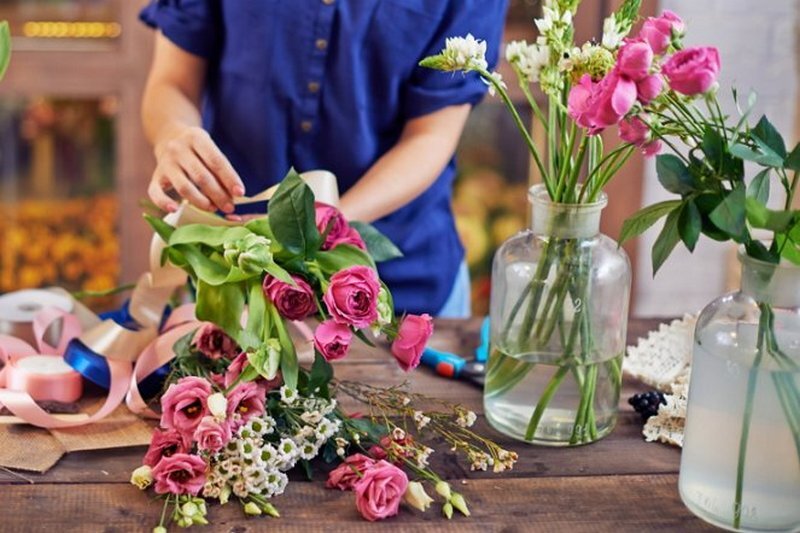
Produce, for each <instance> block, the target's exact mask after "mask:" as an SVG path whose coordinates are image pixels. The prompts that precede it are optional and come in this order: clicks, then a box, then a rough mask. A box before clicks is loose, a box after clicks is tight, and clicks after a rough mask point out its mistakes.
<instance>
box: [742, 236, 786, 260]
mask: <svg viewBox="0 0 800 533" xmlns="http://www.w3.org/2000/svg"><path fill="white" fill-rule="evenodd" d="M744 250H745V252H746V253H747V255H749V256H750V257H754V258H756V259H760V260H761V261H766V262H767V263H774V264H777V263H778V262H779V261H780V257H777V254H773V253H772V252H770V251H769V250H767V247H766V246H764V243H762V242H761V241H754V240H752V239H751V240H749V241H747V242H746V243H745V245H744Z"/></svg>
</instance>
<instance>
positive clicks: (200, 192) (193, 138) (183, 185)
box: [147, 126, 244, 213]
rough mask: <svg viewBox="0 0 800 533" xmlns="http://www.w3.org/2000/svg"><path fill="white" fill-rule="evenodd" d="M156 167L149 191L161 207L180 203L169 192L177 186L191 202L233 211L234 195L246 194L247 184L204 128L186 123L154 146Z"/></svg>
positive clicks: (215, 208)
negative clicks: (245, 185)
mask: <svg viewBox="0 0 800 533" xmlns="http://www.w3.org/2000/svg"><path fill="white" fill-rule="evenodd" d="M155 156H156V169H155V172H154V173H153V177H152V179H151V180H150V185H149V187H148V189H147V192H148V194H149V196H150V199H151V200H152V201H153V203H155V204H156V205H157V206H158V207H160V208H161V209H163V210H165V211H168V212H172V211H175V210H176V209H177V208H178V206H177V204H176V202H175V201H174V200H173V199H172V198H171V197H170V196H169V195H168V194H167V191H169V190H174V191H175V192H176V193H177V194H178V195H179V196H180V197H181V198H184V199H186V200H187V201H188V202H189V203H190V204H192V205H194V206H195V207H198V208H200V209H204V210H206V211H215V210H217V209H218V210H220V211H222V212H224V213H232V212H233V210H234V205H233V199H234V198H235V197H238V196H242V195H244V185H243V184H242V180H241V179H240V178H239V176H238V174H236V171H235V170H234V169H233V167H232V166H231V164H230V162H229V161H228V158H226V157H225V155H224V154H223V153H222V151H220V149H219V148H218V147H217V145H216V144H214V141H213V140H211V137H210V136H209V134H208V133H207V132H206V131H205V130H203V129H202V128H199V127H195V126H187V127H183V128H181V129H179V130H178V131H177V132H176V133H175V135H174V136H172V137H170V138H168V139H166V140H164V141H162V142H161V143H159V144H157V145H156V146H155Z"/></svg>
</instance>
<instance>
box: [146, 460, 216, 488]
mask: <svg viewBox="0 0 800 533" xmlns="http://www.w3.org/2000/svg"><path fill="white" fill-rule="evenodd" d="M153 479H154V480H155V482H156V483H155V489H156V492H157V493H158V494H192V495H194V496H197V494H198V493H199V492H200V491H201V490H203V485H205V483H206V462H205V461H203V459H202V458H200V457H198V456H196V455H189V454H187V453H176V454H175V455H171V456H169V457H164V458H163V459H162V460H161V462H159V463H158V464H157V465H156V466H155V468H153Z"/></svg>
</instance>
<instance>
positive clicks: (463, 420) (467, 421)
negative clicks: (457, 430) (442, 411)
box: [456, 409, 478, 428]
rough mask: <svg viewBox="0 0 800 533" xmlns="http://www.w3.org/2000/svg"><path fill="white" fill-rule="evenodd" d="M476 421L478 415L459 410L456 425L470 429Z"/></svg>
mask: <svg viewBox="0 0 800 533" xmlns="http://www.w3.org/2000/svg"><path fill="white" fill-rule="evenodd" d="M477 419H478V415H476V414H475V413H474V412H473V411H469V410H467V409H459V411H458V418H456V424H458V425H459V426H461V427H462V428H471V427H472V426H473V424H475V421H476V420H477Z"/></svg>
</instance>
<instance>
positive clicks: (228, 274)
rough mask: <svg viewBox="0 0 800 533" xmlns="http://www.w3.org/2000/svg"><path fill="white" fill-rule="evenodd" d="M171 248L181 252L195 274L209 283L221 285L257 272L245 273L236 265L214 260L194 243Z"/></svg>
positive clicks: (249, 276) (250, 276)
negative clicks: (232, 265)
mask: <svg viewBox="0 0 800 533" xmlns="http://www.w3.org/2000/svg"><path fill="white" fill-rule="evenodd" d="M173 248H174V249H175V250H177V251H179V252H180V253H181V254H183V257H184V258H185V259H186V262H187V263H189V265H190V266H191V267H192V270H194V273H195V276H196V277H197V278H198V279H201V280H203V281H204V282H206V283H208V284H209V285H222V284H224V283H236V282H239V281H245V280H248V279H250V278H252V277H254V276H257V274H247V273H245V272H243V271H242V270H241V269H239V268H238V267H231V266H228V265H224V264H222V263H219V262H217V261H214V260H213V259H211V258H210V257H208V256H207V255H205V254H204V253H203V252H202V251H200V248H198V245H196V244H176V245H175V246H173Z"/></svg>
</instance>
